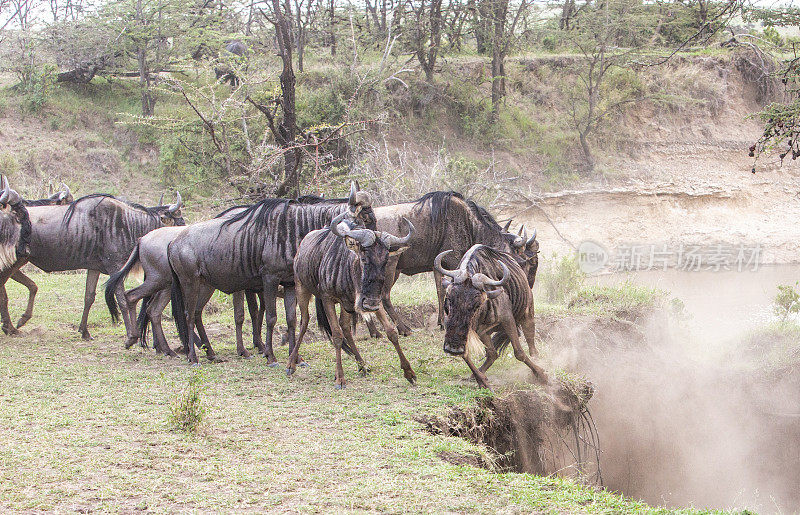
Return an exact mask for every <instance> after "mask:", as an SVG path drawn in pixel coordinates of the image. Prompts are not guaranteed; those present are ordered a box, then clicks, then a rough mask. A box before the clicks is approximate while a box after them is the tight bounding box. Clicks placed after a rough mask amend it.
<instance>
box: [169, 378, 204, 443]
mask: <svg viewBox="0 0 800 515" xmlns="http://www.w3.org/2000/svg"><path fill="white" fill-rule="evenodd" d="M202 393H203V378H202V375H201V374H200V372H199V371H196V372H194V373H193V374H192V375H190V376H189V379H188V380H187V384H186V389H185V390H184V391H183V392H181V393H179V394H177V395H176V396H175V397H174V398H173V399H172V405H171V406H170V412H169V420H170V425H171V426H172V428H173V429H175V430H177V431H182V432H184V433H191V434H196V433H197V431H198V430H199V429H200V426H201V424H202V423H203V419H204V418H205V416H206V413H207V409H206V406H205V403H204V402H203V399H202Z"/></svg>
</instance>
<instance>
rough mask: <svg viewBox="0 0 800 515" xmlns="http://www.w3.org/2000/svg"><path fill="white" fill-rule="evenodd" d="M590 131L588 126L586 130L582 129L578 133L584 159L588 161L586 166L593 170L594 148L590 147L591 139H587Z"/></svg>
mask: <svg viewBox="0 0 800 515" xmlns="http://www.w3.org/2000/svg"><path fill="white" fill-rule="evenodd" d="M588 132H589V129H588V128H587V129H586V130H584V131H580V132H579V133H578V139H579V140H580V142H581V151H583V159H584V161H585V162H586V167H587V168H588V169H589V171H590V172H591V171H592V170H594V155H592V149H591V148H589V141H588V140H587V139H586V138H587V136H588Z"/></svg>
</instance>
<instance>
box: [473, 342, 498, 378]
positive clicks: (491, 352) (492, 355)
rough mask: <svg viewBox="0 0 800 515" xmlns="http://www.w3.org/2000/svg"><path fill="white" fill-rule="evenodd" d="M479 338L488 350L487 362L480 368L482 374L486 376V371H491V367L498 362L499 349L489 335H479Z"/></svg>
mask: <svg viewBox="0 0 800 515" xmlns="http://www.w3.org/2000/svg"><path fill="white" fill-rule="evenodd" d="M478 338H480V339H481V342H482V343H483V346H484V347H485V348H486V360H485V361H484V362H483V365H481V368H480V370H481V372H483V373H484V374H485V373H486V371H487V370H489V367H491V366H492V363H494V362H495V361H496V360H497V349H496V348H495V346H494V344H493V343H492V338H491V336H489V333H485V332H483V333H478Z"/></svg>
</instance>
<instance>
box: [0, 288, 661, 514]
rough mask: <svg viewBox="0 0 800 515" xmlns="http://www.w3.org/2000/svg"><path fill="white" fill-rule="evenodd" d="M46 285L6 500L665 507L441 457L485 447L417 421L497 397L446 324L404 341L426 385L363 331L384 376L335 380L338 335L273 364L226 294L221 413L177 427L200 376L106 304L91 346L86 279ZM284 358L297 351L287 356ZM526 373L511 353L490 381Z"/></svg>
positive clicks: (5, 427) (1, 399) (209, 369)
mask: <svg viewBox="0 0 800 515" xmlns="http://www.w3.org/2000/svg"><path fill="white" fill-rule="evenodd" d="M34 278H35V280H36V281H37V282H38V284H39V285H40V290H39V298H38V304H37V307H36V312H35V315H34V319H33V320H32V321H31V322H30V323H29V324H28V326H26V327H25V328H24V329H23V335H22V336H20V337H15V338H10V337H2V338H0V377H2V378H3V379H2V386H0V432H2V434H3V442H2V444H0V510H2V511H10V510H24V511H51V510H52V511H73V510H86V509H92V510H102V511H133V510H139V509H140V510H149V511H156V512H166V511H176V510H197V511H211V510H220V509H224V510H237V511H265V510H275V511H278V510H281V511H283V510H297V511H310V512H319V511H325V512H331V511H337V512H338V511H389V512H441V511H448V512H497V511H511V512H517V511H521V512H531V511H546V512H561V513H575V512H606V513H612V512H613V513H634V512H637V513H638V512H640V511H654V510H653V509H652V508H649V507H648V506H646V505H644V504H641V503H637V502H632V501H629V500H626V499H624V498H622V497H619V496H617V495H614V494H611V493H607V492H605V491H600V490H593V489H590V488H586V487H582V486H579V485H577V484H575V483H573V482H570V481H566V480H562V479H558V478H545V477H536V476H532V475H527V474H517V473H495V472H491V471H489V470H485V469H480V468H474V467H472V466H468V465H452V464H449V463H447V462H445V461H443V460H442V459H440V458H439V457H438V454H439V453H441V452H460V453H481V452H485V450H483V449H479V448H476V447H475V446H473V445H472V444H470V443H468V442H466V441H464V440H461V439H458V438H453V437H443V436H434V435H430V434H428V433H426V432H424V431H422V430H421V427H422V426H421V424H419V423H417V422H415V421H414V420H415V417H417V416H419V415H421V414H443V413H446V412H447V411H448V410H449V409H450V407H451V406H453V405H471V404H472V403H473V402H474V399H475V397H476V396H479V395H484V394H485V393H483V392H481V391H479V390H478V389H477V388H476V387H475V386H474V385H473V384H472V381H470V380H468V379H467V370H466V368H465V367H464V365H463V364H462V363H461V362H460V360H457V359H454V358H450V357H447V356H445V355H444V354H443V353H442V352H441V350H440V338H441V336H440V335H439V334H438V333H435V332H434V333H425V332H418V333H417V334H415V335H414V336H412V337H409V338H404V339H403V341H402V344H403V347H404V349H405V350H406V354H407V356H408V357H409V359H410V361H411V365H412V367H413V368H414V369H415V371H416V373H417V375H418V377H419V385H418V386H417V387H411V386H409V385H408V384H407V383H406V382H405V380H404V379H403V378H402V375H401V374H400V371H399V367H398V365H397V358H396V356H395V355H394V352H393V350H392V349H391V346H390V345H389V344H388V343H387V342H385V341H379V342H373V341H366V340H360V341H359V343H360V347H361V349H362V351H363V354H364V356H365V358H366V359H367V361H368V363H369V365H370V367H371V369H372V372H371V374H370V375H369V376H367V377H365V378H362V377H359V376H358V375H357V372H356V367H355V364H354V363H353V361H352V360H349V359H348V360H346V362H345V373H346V376H347V381H348V387H347V388H346V389H345V390H343V391H336V390H335V389H334V388H333V359H332V352H331V350H330V346H329V344H328V343H327V342H322V341H319V340H317V341H313V342H310V343H309V344H307V345H304V347H303V355H304V357H305V359H306V360H307V361H308V362H309V363H310V364H311V366H310V367H308V368H303V369H299V370H298V373H297V374H296V376H295V377H292V378H288V377H287V376H286V375H285V374H284V372H283V368H282V367H278V368H274V369H273V368H268V367H266V366H265V363H264V361H263V359H260V358H254V359H251V360H244V359H240V358H238V357H236V355H235V350H234V341H233V331H232V315H231V311H230V309H229V305H228V303H229V301H228V299H227V298H225V297H223V296H221V295H218V296H216V297H215V298H214V299H213V301H212V303H213V304H215V305H216V307H218V308H219V307H221V308H223V309H221V310H218V311H217V310H214V311H217V312H216V313H214V314H209V315H208V316H207V317H206V325H207V327H208V329H209V334H210V336H211V338H212V340H213V342H214V344H215V348H216V350H217V351H218V353H219V354H220V355H221V356H223V357H225V358H226V359H227V360H228V361H227V362H225V363H219V364H207V363H204V364H203V365H202V366H201V369H202V382H201V391H200V395H201V396H202V400H203V403H204V406H205V407H206V408H207V412H206V414H205V416H204V419H203V424H202V426H201V429H200V431H199V433H198V435H196V436H192V435H187V434H185V433H183V432H181V431H176V430H174V429H172V427H171V424H170V405H171V400H172V399H174V397H175V395H176V394H177V393H179V392H181V391H183V390H184V389H185V387H186V385H187V381H188V380H189V379H190V378H191V377H192V376H193V375H194V374H195V373H196V370H197V369H196V368H195V367H191V366H188V365H187V364H186V363H185V362H184V361H183V360H182V359H170V358H164V357H161V356H158V355H155V354H154V353H153V351H152V350H145V349H141V348H138V347H136V348H133V349H131V350H129V351H125V350H123V349H122V342H123V339H124V337H123V329H122V328H121V327H114V326H112V325H111V324H110V323H109V322H108V315H107V313H106V312H105V310H104V309H103V308H104V306H102V305H101V300H100V299H98V303H97V304H96V305H95V307H94V309H93V311H92V314H91V317H90V330H91V331H92V333H93V335H94V336H95V340H94V341H91V342H85V341H83V340H81V339H80V338H79V336H78V334H77V331H76V327H75V326H76V323H77V321H78V318H79V316H80V309H81V305H82V296H83V293H82V288H83V275H73V274H60V275H44V274H34ZM405 286H406V285H405V284H403V285H402V286H401V289H402V294H401V295H398V298H401V299H403V301H405V300H409V301H413V300H414V299H415V298H417V295H418V293H416V292H415V289H414V287H411V288H409V289H406V288H405ZM412 286H413V284H412ZM422 287H423V286H422V285H421V284H420V285H419V288H422ZM9 292H10V297H11V305H12V306H13V307H14V308H15V309H14V315H17V314H18V313H17V311H19V309H20V307H21V306H22V305H23V304H22V298H23V292H22V290H21V289H20V288H19V287H18V285H16V284H10V285H9ZM166 328H167V329H168V338H170V341H171V342H172V344H173V346H175V345H176V342H175V336H174V332H173V331H172V329H171V328H170V327H169V325H167V326H166ZM277 355H278V358H279V359H280V360H284V359H286V349H285V348H283V347H278V348H277ZM513 366H516V365H515V363H514V360H513V359H510V358H508V357H505V358H502V359H500V360H499V361H498V362H497V363H496V364H495V366H494V367H493V368H492V374H495V375H499V374H501V373H503V371H504V370H507V369H509V368H510V367H513Z"/></svg>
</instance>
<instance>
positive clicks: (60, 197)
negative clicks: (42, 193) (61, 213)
mask: <svg viewBox="0 0 800 515" xmlns="http://www.w3.org/2000/svg"><path fill="white" fill-rule="evenodd" d="M49 200H52V201H53V202H54V204H55V205H57V206H66V205H67V204H72V202H74V201H75V197H73V196H72V192H71V191H70V190H69V186H67V185H66V184H64V183H63V182H62V183H61V189H60V190H59V191H57V192H56V193H53V194H52V195H50V197H49Z"/></svg>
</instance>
